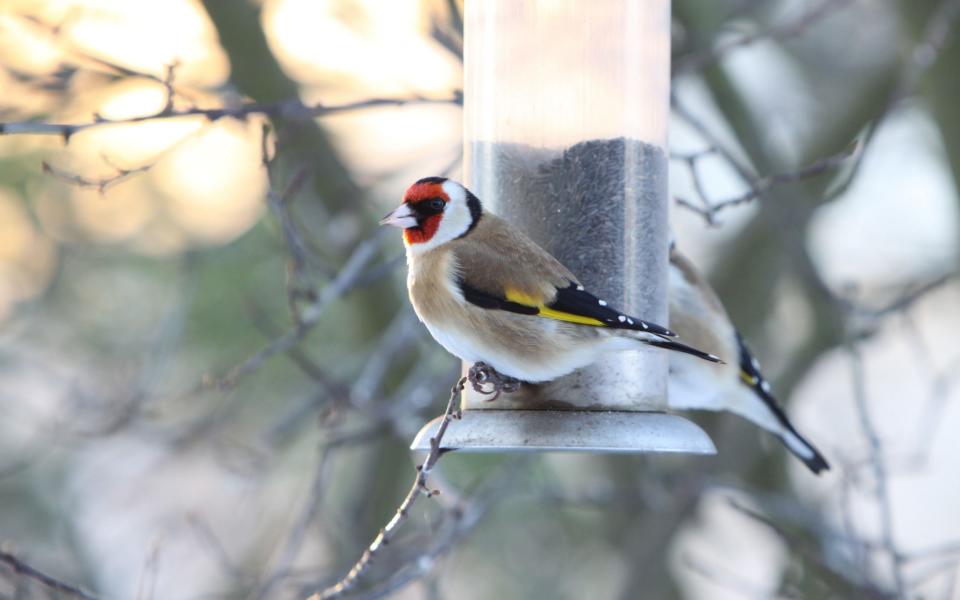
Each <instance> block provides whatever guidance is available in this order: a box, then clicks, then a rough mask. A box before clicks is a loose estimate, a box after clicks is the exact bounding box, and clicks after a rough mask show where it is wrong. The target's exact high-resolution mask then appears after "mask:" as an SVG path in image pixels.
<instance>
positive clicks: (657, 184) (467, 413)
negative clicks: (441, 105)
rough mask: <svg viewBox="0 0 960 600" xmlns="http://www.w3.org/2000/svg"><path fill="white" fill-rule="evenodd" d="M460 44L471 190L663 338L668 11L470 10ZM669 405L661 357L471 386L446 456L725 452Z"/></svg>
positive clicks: (607, 1)
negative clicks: (481, 390) (504, 389)
mask: <svg viewBox="0 0 960 600" xmlns="http://www.w3.org/2000/svg"><path fill="white" fill-rule="evenodd" d="M464 41H465V48H464V174H465V180H466V184H467V186H468V187H469V188H470V189H471V190H472V191H473V192H474V193H476V194H477V196H478V197H479V198H480V199H481V201H483V203H484V206H485V207H486V208H487V209H488V210H490V211H491V212H494V213H496V214H499V215H501V216H503V217H505V218H507V219H508V220H510V221H511V222H512V223H514V224H515V225H517V226H518V227H519V228H520V229H522V230H523V231H524V232H525V233H526V234H527V235H529V236H530V237H531V238H532V239H533V240H534V241H536V242H537V243H539V244H540V245H541V246H543V247H544V248H545V249H546V250H547V251H549V252H550V253H552V254H553V255H554V256H556V257H557V258H558V259H559V260H560V262H562V263H563V264H564V265H566V266H567V267H568V268H569V269H570V270H571V271H572V272H573V273H574V274H576V275H577V277H579V278H580V280H581V283H582V284H583V285H584V286H585V287H586V288H587V289H588V290H591V291H592V292H593V293H595V294H596V295H598V296H599V297H602V298H604V299H606V300H607V301H609V302H610V304H611V305H612V306H615V307H616V308H618V309H620V310H622V311H624V312H626V313H628V314H631V315H635V316H637V317H640V318H643V319H645V320H648V321H653V322H655V323H660V324H663V325H666V324H667V249H668V231H669V225H668V221H667V162H668V157H667V151H666V138H667V120H668V116H669V87H670V2H669V0H602V1H600V2H583V1H581V0H482V1H481V0H466V3H465V20H464ZM469 367H470V365H464V368H465V369H467V368H469ZM666 394H667V356H666V352H664V351H662V350H657V349H650V350H642V351H637V352H623V353H617V354H609V355H606V356H604V358H603V359H602V361H601V362H599V363H597V364H595V365H594V366H591V367H588V368H586V369H583V370H581V371H578V372H576V373H574V374H572V375H570V376H567V377H564V378H561V379H559V380H556V381H553V382H550V383H547V384H541V385H531V384H524V385H523V386H522V387H521V389H520V390H519V391H518V392H516V393H512V394H501V395H500V396H499V397H497V398H496V399H494V400H491V399H490V397H489V396H486V395H483V394H478V393H476V392H473V391H472V390H470V386H468V388H467V391H466V392H465V393H464V395H463V401H462V408H463V418H462V420H459V421H456V422H454V423H453V424H451V426H450V428H449V429H448V430H447V432H446V434H445V436H444V438H443V441H442V447H444V448H450V449H458V450H470V451H520V450H564V451H589V452H691V453H713V452H715V449H714V447H713V443H712V442H711V441H710V439H709V437H708V436H707V435H706V434H705V433H704V432H703V430H701V429H700V428H699V427H698V426H696V425H695V424H693V423H692V422H690V421H687V420H686V419H683V418H681V417H678V416H675V415H668V414H666V413H665V412H664V411H665V409H666V406H667V396H666ZM437 425H438V422H437V421H434V422H432V423H429V424H427V425H426V426H425V427H424V428H423V430H421V432H420V434H419V435H418V436H417V438H416V439H415V440H414V443H413V446H412V448H413V449H424V450H425V449H429V439H430V437H431V436H432V435H433V433H434V432H435V430H436V427H437Z"/></svg>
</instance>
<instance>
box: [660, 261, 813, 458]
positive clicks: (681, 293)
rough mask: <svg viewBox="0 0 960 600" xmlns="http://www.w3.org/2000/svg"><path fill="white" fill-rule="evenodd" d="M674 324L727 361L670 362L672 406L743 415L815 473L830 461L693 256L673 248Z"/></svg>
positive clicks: (687, 337)
mask: <svg viewBox="0 0 960 600" xmlns="http://www.w3.org/2000/svg"><path fill="white" fill-rule="evenodd" d="M669 278H670V279H669V290H670V291H669V295H670V328H671V329H673V330H674V331H676V332H677V334H678V335H679V336H680V337H682V338H683V339H684V340H686V341H688V342H689V343H691V344H694V345H696V346H697V347H698V348H704V349H705V350H709V351H710V352H713V353H715V354H716V355H717V356H720V357H721V358H723V359H725V360H726V361H727V362H726V363H722V364H707V363H703V362H700V361H684V360H671V361H670V377H669V379H668V387H669V406H670V408H674V409H681V410H691V409H693V410H697V409H699V410H726V411H730V412H734V413H737V414H739V415H741V416H743V417H745V418H747V419H748V420H750V421H752V422H753V423H755V424H757V425H759V426H760V427H762V428H764V429H766V430H768V431H770V432H772V433H773V434H774V435H776V436H777V437H779V438H780V440H781V441H782V442H783V443H784V445H786V447H787V449H789V450H790V452H792V453H793V454H794V455H796V456H797V458H799V459H800V460H802V461H803V462H804V464H806V465H807V467H809V468H810V470H811V471H813V472H814V473H819V472H820V471H822V470H825V469H829V468H830V465H828V464H827V461H826V460H825V459H824V458H823V456H822V455H821V454H820V453H819V452H818V451H817V449H816V448H814V447H813V445H812V444H810V442H808V441H807V440H805V439H804V438H803V436H801V435H800V434H799V433H798V432H797V430H796V429H795V428H794V426H793V425H792V424H791V423H790V420H789V419H788V418H787V415H786V414H785V413H784V412H783V409H782V408H780V406H779V404H777V401H776V399H774V397H773V396H772V395H771V393H770V384H769V383H767V380H766V379H764V377H763V375H762V374H761V373H760V364H759V363H758V362H757V359H756V358H754V357H753V355H752V354H750V351H749V350H748V349H747V346H746V344H744V342H743V338H742V337H740V334H739V333H737V330H736V329H735V328H734V326H733V324H732V323H731V322H730V317H729V316H728V315H727V311H726V310H725V309H724V308H723V304H721V303H720V299H719V298H717V295H716V293H715V292H714V291H713V289H712V288H711V287H710V284H708V283H707V282H706V280H705V279H704V278H703V277H702V276H701V275H700V273H698V272H697V270H696V269H695V268H694V266H693V265H692V264H691V263H690V261H689V260H687V258H686V257H685V256H683V255H682V254H680V252H679V251H678V250H677V249H676V247H671V248H670V271H669Z"/></svg>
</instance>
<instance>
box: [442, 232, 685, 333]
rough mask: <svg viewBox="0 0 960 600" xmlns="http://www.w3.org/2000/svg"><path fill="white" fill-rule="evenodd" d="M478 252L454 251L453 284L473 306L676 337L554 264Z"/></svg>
mask: <svg viewBox="0 0 960 600" xmlns="http://www.w3.org/2000/svg"><path fill="white" fill-rule="evenodd" d="M482 252H483V251H482V250H479V251H478V250H474V251H473V252H463V253H457V265H458V278H457V284H458V286H459V288H460V291H461V293H462V294H463V298H464V299H465V300H466V301H467V302H469V303H471V304H474V305H476V306H479V307H481V308H486V309H492V310H505V311H509V312H513V313H518V314H523V315H534V316H538V317H544V318H548V319H555V320H557V321H566V322H568V323H577V324H579V325H589V326H593V327H610V328H614V329H632V330H637V331H645V332H648V333H652V334H655V335H659V336H663V337H673V336H674V334H673V332H671V331H670V330H668V329H666V328H664V327H661V326H660V325H657V324H655V323H650V322H648V321H643V320H642V319H638V318H635V317H631V316H629V315H625V314H623V313H621V312H620V311H618V310H616V309H614V308H611V307H610V306H609V305H608V304H607V303H606V302H605V301H604V300H601V299H600V298H597V297H596V296H594V295H593V294H591V293H590V292H588V291H586V290H585V289H584V288H583V286H581V285H580V284H579V282H577V281H576V279H574V277H573V275H572V274H570V272H569V271H567V270H566V269H565V268H564V267H563V266H562V265H560V263H558V262H555V261H552V262H551V261H543V260H541V261H524V260H523V257H519V256H517V257H514V259H515V260H504V258H503V257H502V255H499V254H498V255H496V256H493V255H490V253H487V254H488V256H485V257H484V256H480V254H481V253H482ZM550 258H551V259H552V257H550Z"/></svg>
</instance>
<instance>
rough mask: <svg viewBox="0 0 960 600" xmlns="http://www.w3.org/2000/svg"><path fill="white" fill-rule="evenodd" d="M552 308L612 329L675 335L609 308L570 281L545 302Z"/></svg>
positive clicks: (668, 335) (653, 324) (664, 328)
mask: <svg viewBox="0 0 960 600" xmlns="http://www.w3.org/2000/svg"><path fill="white" fill-rule="evenodd" d="M547 306H549V307H550V308H552V309H555V310H559V311H563V312H567V313H571V314H574V315H579V316H581V317H589V318H591V319H596V320H598V321H600V322H601V323H603V324H604V325H606V326H607V327H610V328H613V329H633V330H636V331H646V332H648V333H653V334H655V335H659V336H662V337H676V336H677V334H675V333H674V332H672V331H670V330H669V329H667V328H666V327H662V326H660V325H657V324H656V323H651V322H650V321H644V320H642V319H637V318H635V317H631V316H630V315H626V314H624V313H622V312H620V311H618V310H616V309H613V308H610V307H609V306H608V305H607V303H606V302H604V301H603V300H601V299H600V298H597V297H596V296H594V295H593V294H591V293H590V292H588V291H586V290H584V289H582V286H580V285H578V284H576V283H571V284H570V285H569V286H567V287H565V288H561V289H558V290H557V297H556V299H555V300H554V301H553V302H551V303H550V304H547Z"/></svg>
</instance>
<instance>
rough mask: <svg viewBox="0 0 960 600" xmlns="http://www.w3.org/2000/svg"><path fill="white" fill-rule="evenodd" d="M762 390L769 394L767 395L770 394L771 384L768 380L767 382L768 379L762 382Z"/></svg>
mask: <svg viewBox="0 0 960 600" xmlns="http://www.w3.org/2000/svg"><path fill="white" fill-rule="evenodd" d="M760 389H761V390H763V391H764V392H765V393H767V394H769V393H770V384H769V383H767V380H766V379H764V380H762V381H761V382H760Z"/></svg>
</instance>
